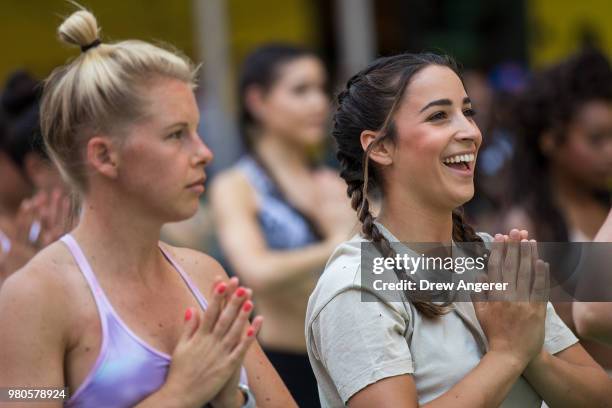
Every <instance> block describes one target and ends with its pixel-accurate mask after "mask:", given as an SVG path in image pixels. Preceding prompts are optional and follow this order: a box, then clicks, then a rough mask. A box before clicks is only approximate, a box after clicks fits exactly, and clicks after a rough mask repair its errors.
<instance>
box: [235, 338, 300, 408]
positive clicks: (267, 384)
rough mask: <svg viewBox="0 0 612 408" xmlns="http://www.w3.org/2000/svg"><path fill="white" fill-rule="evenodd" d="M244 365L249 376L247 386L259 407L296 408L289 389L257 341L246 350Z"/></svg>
mask: <svg viewBox="0 0 612 408" xmlns="http://www.w3.org/2000/svg"><path fill="white" fill-rule="evenodd" d="M244 366H245V368H246V370H247V373H248V377H249V388H250V390H251V392H252V393H253V395H255V401H256V402H257V406H258V407H259V408H292V407H296V408H297V404H296V403H295V401H294V400H293V398H292V397H291V394H290V393H289V390H287V387H286V386H285V384H284V383H283V381H282V380H281V378H280V376H279V375H278V373H277V372H276V370H275V369H274V367H273V366H272V364H271V363H270V361H269V360H268V358H267V357H266V355H265V354H264V352H263V351H262V349H261V346H260V345H259V344H258V343H257V342H255V343H254V344H253V345H252V346H251V347H250V349H249V351H248V352H247V354H246V357H245V359H244Z"/></svg>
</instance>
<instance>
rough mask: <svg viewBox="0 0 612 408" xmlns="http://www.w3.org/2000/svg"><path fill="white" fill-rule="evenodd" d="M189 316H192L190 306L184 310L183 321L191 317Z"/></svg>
mask: <svg viewBox="0 0 612 408" xmlns="http://www.w3.org/2000/svg"><path fill="white" fill-rule="evenodd" d="M191 316H193V312H192V311H191V308H188V309H187V310H186V311H185V321H186V322H188V321H189V320H190V319H191Z"/></svg>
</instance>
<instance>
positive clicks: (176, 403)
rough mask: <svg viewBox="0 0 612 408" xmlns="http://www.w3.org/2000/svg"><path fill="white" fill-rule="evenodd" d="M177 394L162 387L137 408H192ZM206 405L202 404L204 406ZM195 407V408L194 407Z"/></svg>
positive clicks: (136, 407)
mask: <svg viewBox="0 0 612 408" xmlns="http://www.w3.org/2000/svg"><path fill="white" fill-rule="evenodd" d="M182 397H184V396H183V395H178V394H177V393H172V392H171V391H169V390H168V389H166V388H164V387H161V388H160V389H159V390H157V391H155V392H154V393H153V394H151V395H149V396H148V397H147V398H145V399H144V400H142V401H140V402H139V403H138V404H137V405H135V408H156V407H168V408H190V407H191V406H192V405H190V404H189V403H188V402H187V401H186V400H184V399H183V398H182ZM203 405H205V404H202V406H203ZM194 407H195V406H194Z"/></svg>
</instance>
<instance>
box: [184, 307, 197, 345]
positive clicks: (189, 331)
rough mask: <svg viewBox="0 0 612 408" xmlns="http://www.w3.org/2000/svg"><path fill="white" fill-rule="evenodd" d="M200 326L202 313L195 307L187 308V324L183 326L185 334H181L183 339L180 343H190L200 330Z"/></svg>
mask: <svg viewBox="0 0 612 408" xmlns="http://www.w3.org/2000/svg"><path fill="white" fill-rule="evenodd" d="M199 325H200V313H198V311H197V310H195V309H194V308H193V307H189V308H187V310H186V311H185V322H184V325H183V332H182V333H181V338H180V340H179V342H184V341H188V340H189V339H191V338H192V337H193V334H194V333H195V332H196V330H197V329H198V326H199Z"/></svg>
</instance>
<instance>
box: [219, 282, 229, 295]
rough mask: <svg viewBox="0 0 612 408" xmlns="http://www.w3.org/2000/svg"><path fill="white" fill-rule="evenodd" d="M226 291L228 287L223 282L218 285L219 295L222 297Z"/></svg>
mask: <svg viewBox="0 0 612 408" xmlns="http://www.w3.org/2000/svg"><path fill="white" fill-rule="evenodd" d="M225 289H227V285H226V284H225V283H223V282H221V283H219V284H218V285H217V293H218V294H220V295H222V294H223V293H225Z"/></svg>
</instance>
